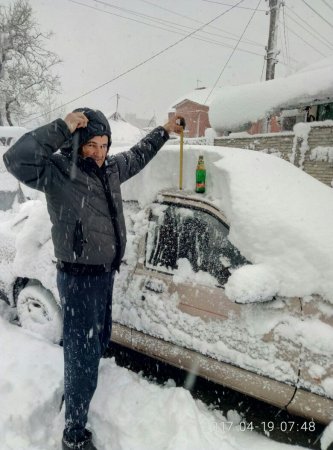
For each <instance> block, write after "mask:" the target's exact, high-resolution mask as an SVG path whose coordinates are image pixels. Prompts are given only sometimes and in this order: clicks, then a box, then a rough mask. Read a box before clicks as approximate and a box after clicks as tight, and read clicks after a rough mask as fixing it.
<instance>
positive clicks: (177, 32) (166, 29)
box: [68, 0, 262, 57]
mask: <svg viewBox="0 0 333 450" xmlns="http://www.w3.org/2000/svg"><path fill="white" fill-rule="evenodd" d="M68 1H69V2H71V3H75V4H76V5H80V6H84V7H85V8H89V9H93V10H95V11H98V12H100V13H104V14H109V15H111V16H116V17H120V18H122V19H125V20H130V21H132V22H137V23H140V24H143V25H146V26H148V27H151V28H157V29H159V30H163V31H168V32H172V33H174V34H179V35H180V36H186V32H185V33H184V32H182V31H180V30H179V28H176V27H175V26H173V28H174V29H175V30H176V31H174V30H170V28H163V27H161V26H158V25H153V24H151V23H147V22H142V21H141V20H137V19H133V18H132V17H127V16H122V15H120V14H116V13H113V12H110V11H105V10H104V9H99V8H95V7H94V6H90V5H87V4H85V3H80V2H78V1H76V0H68ZM95 2H97V3H104V2H101V1H99V2H98V0H95ZM190 29H191V30H194V32H196V30H195V29H193V28H190ZM192 34H194V33H192ZM191 37H192V38H193V39H196V40H198V41H202V42H207V43H209V44H215V45H219V46H221V47H226V48H233V46H232V45H229V44H226V43H223V42H221V41H216V40H212V39H208V38H204V37H199V36H191ZM238 51H240V52H245V53H250V54H251V55H256V56H260V57H261V56H262V55H261V54H260V53H256V52H253V51H251V50H246V49H243V48H239V49H238Z"/></svg>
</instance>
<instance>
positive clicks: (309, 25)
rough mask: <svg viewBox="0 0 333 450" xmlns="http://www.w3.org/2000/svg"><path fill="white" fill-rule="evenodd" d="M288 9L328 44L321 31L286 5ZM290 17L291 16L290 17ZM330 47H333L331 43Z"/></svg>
mask: <svg viewBox="0 0 333 450" xmlns="http://www.w3.org/2000/svg"><path fill="white" fill-rule="evenodd" d="M286 8H287V9H288V11H290V12H291V13H292V14H294V15H295V16H296V17H298V19H299V20H301V21H302V22H303V23H305V25H307V26H308V27H309V28H311V29H312V30H313V31H314V32H315V33H316V34H317V35H318V36H320V37H321V38H322V39H323V40H324V41H326V42H327V36H323V35H322V34H320V33H319V31H318V30H317V29H316V28H314V27H313V26H312V25H311V24H309V23H308V22H307V21H306V20H304V19H302V17H301V16H300V15H299V14H297V13H296V12H295V11H294V10H293V9H291V8H289V6H288V5H286ZM289 17H290V16H289ZM329 44H330V45H333V44H332V43H331V42H329Z"/></svg>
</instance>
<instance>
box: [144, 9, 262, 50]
mask: <svg viewBox="0 0 333 450" xmlns="http://www.w3.org/2000/svg"><path fill="white" fill-rule="evenodd" d="M138 1H140V2H143V3H146V4H147V5H151V6H154V7H155V8H158V9H161V10H162V11H167V12H169V13H171V14H174V15H176V16H178V17H182V18H183V19H187V20H190V21H192V22H196V23H201V24H203V23H204V22H202V20H197V19H194V18H193V17H189V16H187V15H185V14H180V13H178V12H176V11H173V10H172V9H169V8H164V7H163V6H160V5H156V4H155V3H153V2H151V1H148V0H138ZM208 28H214V29H215V30H219V31H220V32H222V33H225V34H228V35H230V36H235V37H236V38H234V40H237V39H238V36H237V35H236V34H235V33H231V32H228V31H225V30H221V29H220V28H218V27H215V26H214V25H210V26H209V27H208ZM226 39H230V38H226ZM243 42H244V43H245V42H248V43H252V44H255V45H258V46H260V47H262V44H261V43H259V42H256V41H252V40H251V39H244V40H243Z"/></svg>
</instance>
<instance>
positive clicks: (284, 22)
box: [281, 3, 290, 66]
mask: <svg viewBox="0 0 333 450" xmlns="http://www.w3.org/2000/svg"><path fill="white" fill-rule="evenodd" d="M282 15H283V36H284V45H285V48H286V62H287V63H288V65H289V66H290V57H289V55H290V51H289V47H288V38H287V30H286V27H287V24H286V14H285V9H284V3H282ZM281 48H283V45H282V46H281Z"/></svg>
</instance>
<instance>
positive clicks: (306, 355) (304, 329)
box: [289, 295, 333, 422]
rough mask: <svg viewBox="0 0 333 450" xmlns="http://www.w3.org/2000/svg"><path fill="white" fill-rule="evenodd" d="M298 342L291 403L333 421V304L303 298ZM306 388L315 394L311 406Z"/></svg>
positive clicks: (298, 324) (296, 326)
mask: <svg viewBox="0 0 333 450" xmlns="http://www.w3.org/2000/svg"><path fill="white" fill-rule="evenodd" d="M294 331H295V341H298V342H299V343H300V344H301V358H300V377H299V382H298V388H299V389H298V390H297V392H296V395H295V396H294V398H293V402H292V403H291V404H290V406H289V410H290V411H291V412H293V408H295V407H298V408H300V405H301V408H303V409H304V410H306V409H307V408H309V406H311V410H312V411H315V412H316V417H317V418H318V420H323V421H324V422H328V421H330V420H333V402H332V400H333V363H332V361H333V306H332V304H331V303H329V302H327V301H325V300H324V299H323V298H321V297H320V296H318V295H311V296H308V297H305V298H303V299H302V317H301V319H300V320H298V321H295V323H294ZM307 391H310V392H312V393H314V394H317V395H318V396H320V397H324V398H326V399H331V401H328V400H327V401H326V403H325V401H324V400H323V399H322V398H320V397H317V396H312V398H311V405H309V397H308V396H307V395H306V393H307Z"/></svg>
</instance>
